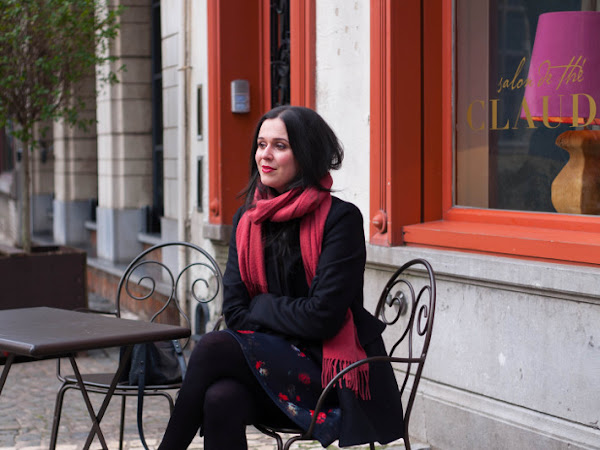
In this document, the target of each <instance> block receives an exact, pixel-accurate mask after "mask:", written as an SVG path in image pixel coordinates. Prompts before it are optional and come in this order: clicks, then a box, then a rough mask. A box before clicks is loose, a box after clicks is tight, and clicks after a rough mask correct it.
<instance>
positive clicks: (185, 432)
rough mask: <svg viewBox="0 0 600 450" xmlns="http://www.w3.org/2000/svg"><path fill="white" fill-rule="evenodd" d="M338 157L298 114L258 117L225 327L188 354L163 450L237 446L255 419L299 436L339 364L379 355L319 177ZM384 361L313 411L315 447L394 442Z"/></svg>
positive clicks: (354, 241)
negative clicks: (199, 441) (296, 430)
mask: <svg viewBox="0 0 600 450" xmlns="http://www.w3.org/2000/svg"><path fill="white" fill-rule="evenodd" d="M342 159H343V150H342V148H341V145H340V144H339V142H338V140H337V138H336V136H335V134H334V132H333V131H332V130H331V128H330V127H329V126H328V125H327V123H326V122H325V121H324V120H323V119H322V118H321V117H320V116H319V115H318V114H317V113H316V112H314V111H312V110H310V109H308V108H302V107H294V106H281V107H278V108H275V109H273V110H271V111H269V112H268V113H266V114H265V115H264V116H263V117H262V118H261V119H260V121H259V123H258V125H257V128H256V133H255V139H254V142H253V145H252V155H251V177H250V181H249V184H248V187H247V188H246V190H245V205H244V206H243V207H242V208H240V210H239V211H238V212H237V213H236V215H235V217H234V220H233V233H232V238H231V243H230V247H229V257H228V261H227V267H226V270H225V275H224V299H223V312H224V315H225V320H226V323H227V327H228V329H227V330H224V331H218V332H213V333H208V334H206V335H205V336H204V337H203V339H202V340H201V341H200V342H199V344H198V345H197V346H196V348H195V349H194V351H193V353H192V356H191V357H190V362H189V367H188V371H187V374H186V378H185V382H184V384H183V386H182V388H181V391H180V393H179V397H178V400H177V404H176V405H175V410H174V412H173V415H172V417H171V420H170V421H169V425H168V427H167V431H166V433H165V436H164V438H163V442H162V444H161V446H160V448H161V449H169V450H176V449H184V448H186V447H187V446H188V445H189V443H190V442H191V440H192V439H193V437H194V435H195V433H196V431H197V430H198V428H201V433H203V435H204V448H205V449H208V450H211V449H220V450H222V449H227V450H236V449H246V448H247V444H246V436H245V427H246V425H248V424H252V423H263V424H271V425H280V426H285V425H288V426H294V427H298V426H300V427H301V428H304V429H306V428H307V427H308V424H309V422H310V420H311V415H312V414H313V409H314V407H315V404H316V400H317V398H318V396H319V394H320V393H321V391H322V388H323V386H325V385H326V384H327V382H328V381H329V380H331V378H332V377H333V376H334V375H335V374H336V373H337V372H338V371H339V370H340V369H342V368H343V367H346V366H347V365H349V364H351V363H353V362H355V361H357V360H359V359H361V358H364V357H365V356H374V355H382V354H384V353H385V348H384V345H383V341H382V339H381V333H382V331H383V329H384V327H385V326H384V324H383V323H382V322H380V321H379V320H377V319H375V318H374V317H373V316H372V315H371V314H369V313H368V312H367V311H366V310H365V309H364V307H363V275H364V269H365V259H366V256H365V243H364V232H363V225H362V224H363V222H362V216H361V214H360V211H359V210H358V209H357V208H356V207H355V206H354V205H352V204H351V203H347V202H344V201H342V200H340V199H338V198H336V197H333V196H332V195H331V192H330V188H331V184H332V179H331V176H330V174H329V171H330V170H332V169H338V168H339V167H340V165H341V162H342ZM402 430H403V424H402V408H401V406H400V394H399V392H398V387H397V384H396V381H395V378H394V374H393V371H392V369H391V366H390V364H389V363H376V364H372V365H371V366H370V367H369V366H368V365H364V366H362V368H361V370H356V371H352V372H350V373H349V374H347V375H345V376H344V377H342V379H341V382H340V383H339V384H338V385H337V386H336V389H334V390H332V394H331V395H330V397H329V398H328V404H327V406H326V408H324V410H323V411H322V412H321V413H320V414H319V416H318V417H317V427H316V429H315V432H314V435H315V438H316V439H318V440H319V442H320V443H321V444H322V445H323V446H324V447H325V446H327V445H329V444H330V443H331V442H333V441H334V440H336V439H339V443H340V446H349V445H356V444H361V443H366V442H371V441H378V442H380V443H387V442H390V441H392V440H395V439H399V438H400V437H402Z"/></svg>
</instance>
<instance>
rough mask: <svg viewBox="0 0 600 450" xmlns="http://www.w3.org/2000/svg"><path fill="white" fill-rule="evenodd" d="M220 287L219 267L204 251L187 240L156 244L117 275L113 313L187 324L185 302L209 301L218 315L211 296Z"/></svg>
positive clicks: (204, 303)
mask: <svg viewBox="0 0 600 450" xmlns="http://www.w3.org/2000/svg"><path fill="white" fill-rule="evenodd" d="M222 287H223V275H222V273H221V269H220V268H219V265H218V264H217V262H216V261H215V259H214V258H213V257H212V256H211V255H210V254H209V253H208V252H207V251H206V250H204V249H202V248H201V247H199V246H197V245H195V244H192V243H189V242H165V243H161V244H157V245H154V246H152V247H150V248H148V249H146V250H144V251H143V252H142V253H140V254H139V255H138V256H137V257H136V258H135V259H133V261H131V263H129V266H127V269H126V270H125V272H124V273H123V275H122V276H121V279H120V281H119V286H118V289H117V296H116V314H117V316H121V315H122V314H123V310H129V311H131V312H134V313H135V314H136V315H137V316H141V317H142V318H143V319H145V320H149V321H151V322H160V323H170V324H177V325H183V326H188V327H191V321H190V318H189V316H188V314H187V313H186V312H185V310H184V308H185V304H187V302H188V301H190V302H192V304H193V303H194V302H195V303H196V305H194V306H195V307H196V308H198V307H202V308H206V307H207V306H208V304H209V303H211V302H213V303H212V305H214V306H212V309H213V314H212V315H213V316H215V317H218V316H220V313H221V312H220V310H216V309H217V308H220V304H219V305H217V303H220V302H217V301H215V299H217V298H218V297H220V296H221V295H222V291H223V288H222ZM190 306H192V305H190ZM190 309H191V308H190ZM207 312H208V311H207ZM206 315H208V314H206ZM186 344H187V342H186Z"/></svg>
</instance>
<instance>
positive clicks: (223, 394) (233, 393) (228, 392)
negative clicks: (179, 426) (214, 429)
mask: <svg viewBox="0 0 600 450" xmlns="http://www.w3.org/2000/svg"><path fill="white" fill-rule="evenodd" d="M253 402H254V401H253V396H252V393H251V392H250V390H249V389H248V388H247V387H246V386H245V385H244V384H242V383H240V382H239V381H237V380H234V379H229V378H225V379H221V380H218V381H216V382H215V383H213V384H212V385H211V386H210V387H209V388H208V389H207V391H206V396H205V398H204V417H205V418H208V417H210V418H213V419H217V420H220V419H227V420H231V419H233V417H234V416H238V418H239V419H240V420H241V421H242V422H244V423H245V422H246V421H247V420H248V419H249V417H250V415H251V412H252V411H253Z"/></svg>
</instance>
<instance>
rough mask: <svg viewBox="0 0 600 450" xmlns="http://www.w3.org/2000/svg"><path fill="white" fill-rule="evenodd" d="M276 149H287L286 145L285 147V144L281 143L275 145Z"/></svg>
mask: <svg viewBox="0 0 600 450" xmlns="http://www.w3.org/2000/svg"><path fill="white" fill-rule="evenodd" d="M276 147H277V150H285V149H286V148H287V147H286V145H285V144H282V143H281V142H280V143H278V144H277V145H276Z"/></svg>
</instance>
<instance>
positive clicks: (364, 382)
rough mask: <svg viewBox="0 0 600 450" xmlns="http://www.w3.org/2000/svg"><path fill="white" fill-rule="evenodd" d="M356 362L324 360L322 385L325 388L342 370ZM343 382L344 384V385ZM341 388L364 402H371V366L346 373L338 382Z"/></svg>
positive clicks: (365, 365) (360, 367)
mask: <svg viewBox="0 0 600 450" xmlns="http://www.w3.org/2000/svg"><path fill="white" fill-rule="evenodd" d="M355 362H356V361H343V360H339V359H330V358H326V359H323V370H322V372H321V385H322V386H323V387H325V386H327V384H328V383H329V382H330V381H331V380H332V379H333V378H334V377H335V376H336V375H337V374H338V373H339V372H340V371H342V370H344V369H345V368H346V367H348V366H349V365H350V364H352V363H355ZM342 380H343V381H344V383H343V384H342ZM338 383H339V385H338V387H339V388H343V387H344V384H345V387H346V388H348V389H350V390H351V391H353V392H354V395H356V396H357V397H360V398H361V399H362V400H371V390H370V389H369V365H368V364H363V365H362V366H359V367H357V368H356V369H354V370H350V371H349V372H347V373H345V374H344V375H343V376H342V377H341V378H340V379H339V380H338V381H337V382H336V384H338Z"/></svg>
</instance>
